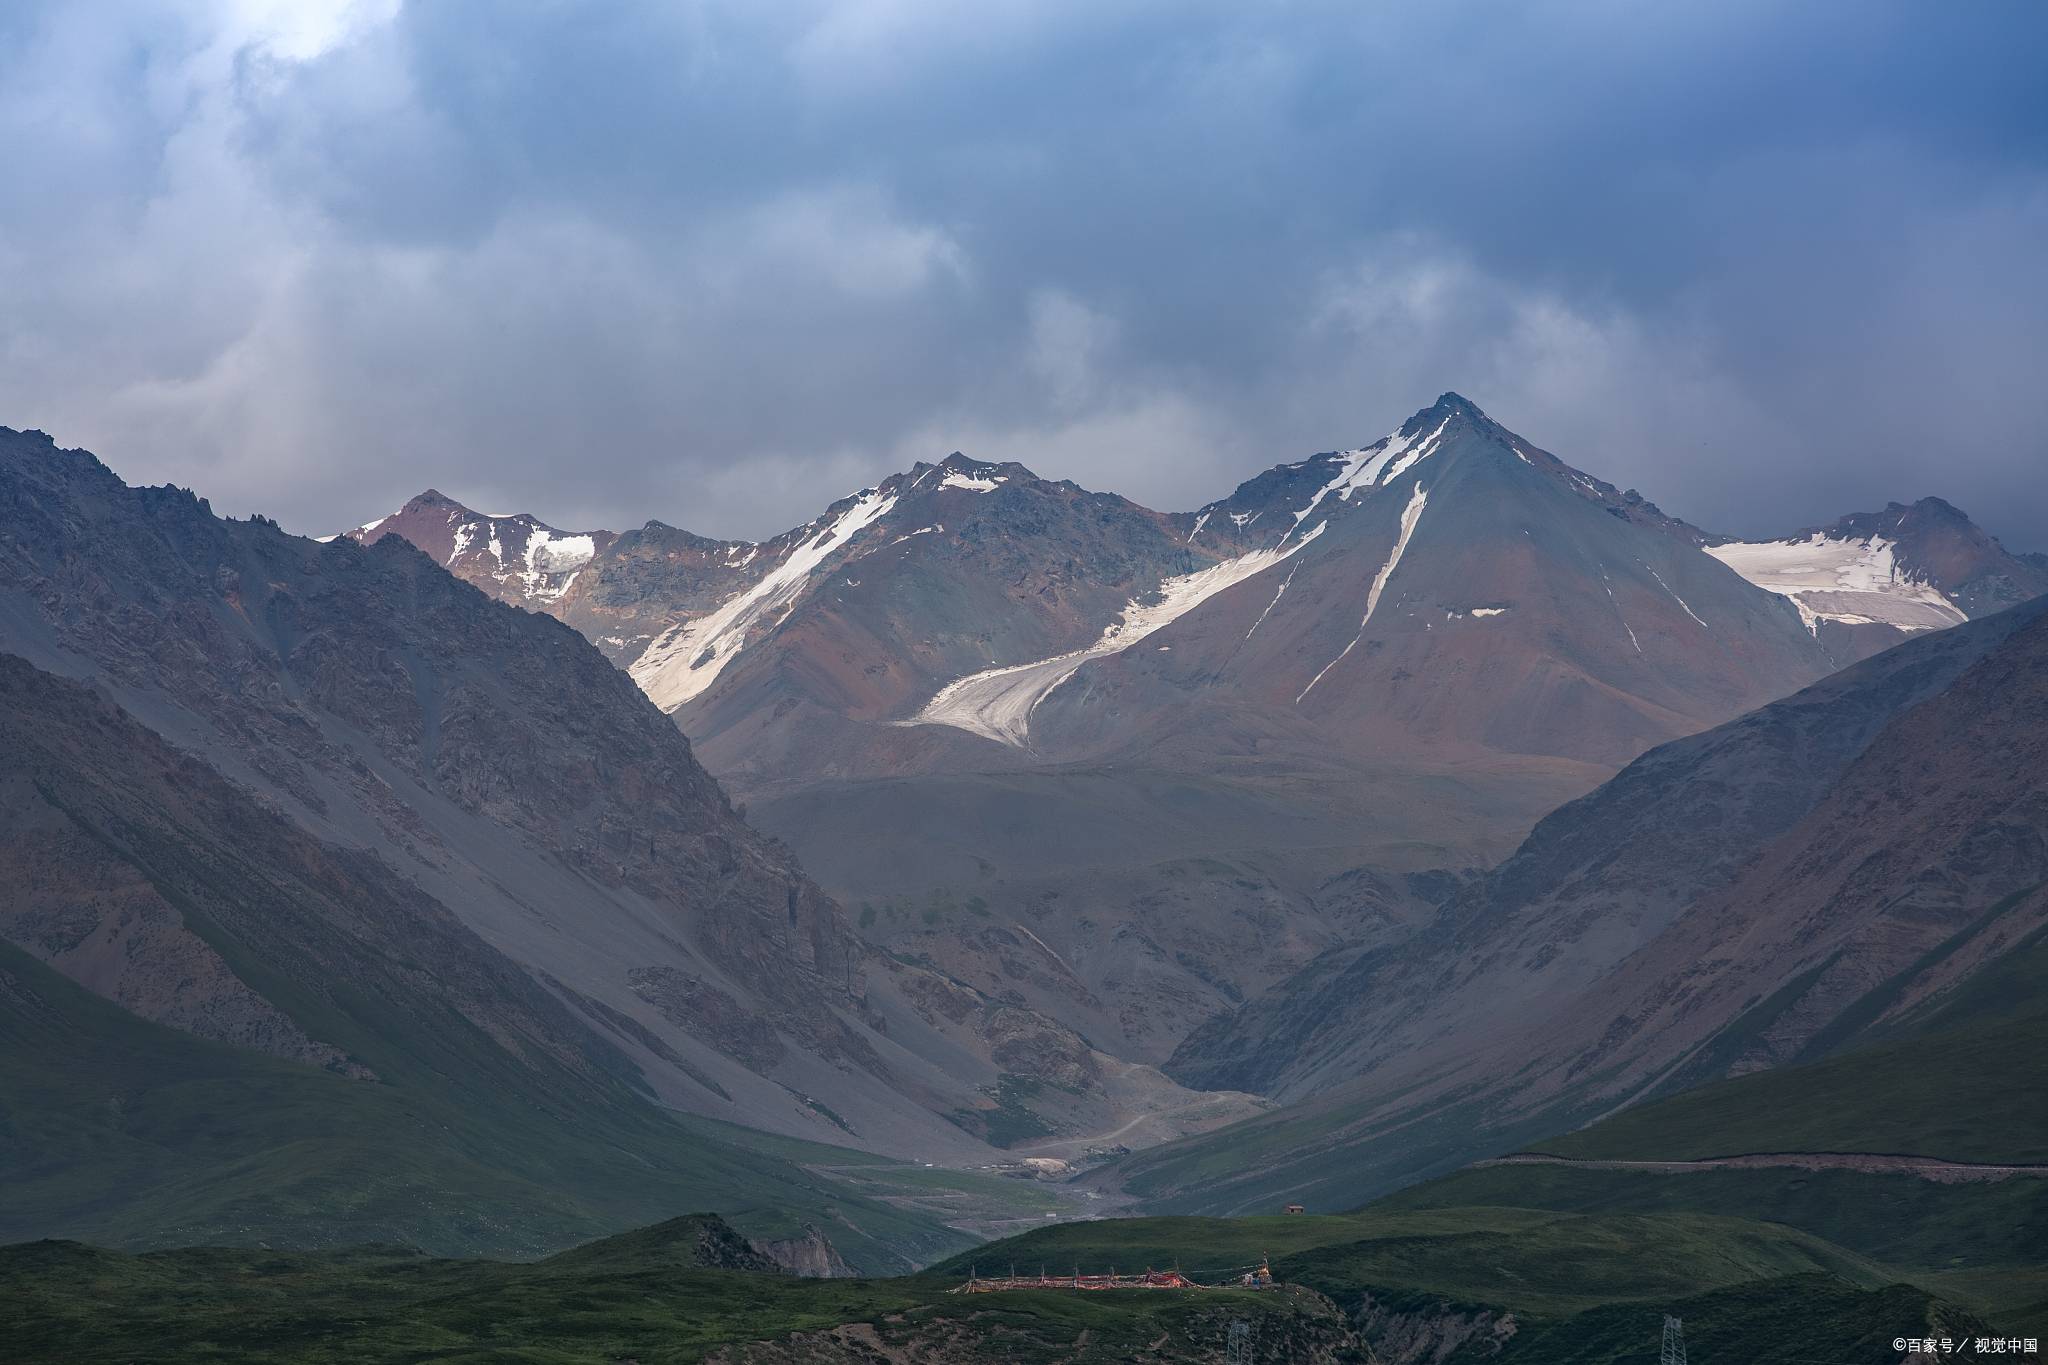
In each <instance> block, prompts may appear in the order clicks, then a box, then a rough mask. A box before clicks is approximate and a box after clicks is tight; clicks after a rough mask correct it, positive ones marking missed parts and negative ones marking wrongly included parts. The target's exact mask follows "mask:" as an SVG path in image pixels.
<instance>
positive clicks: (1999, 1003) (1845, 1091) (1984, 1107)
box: [1535, 934, 2048, 1163]
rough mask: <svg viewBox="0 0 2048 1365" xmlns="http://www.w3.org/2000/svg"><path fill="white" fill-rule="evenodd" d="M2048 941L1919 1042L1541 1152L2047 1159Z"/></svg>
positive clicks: (1723, 1089) (1570, 1139) (1922, 1030)
mask: <svg viewBox="0 0 2048 1365" xmlns="http://www.w3.org/2000/svg"><path fill="white" fill-rule="evenodd" d="M2044 972H2048V940H2044V936H2043V935H2042V934H2036V935H2034V936H2033V938H2032V940H2031V941H2030V942H2028V943H2026V944H2024V945H2022V946H2021V947H2019V948H2017V949H2015V950H2014V952H2013V953H2012V954H2011V955H2009V956H2008V957H2007V958H2006V959H2005V960H2004V961H2002V962H2000V963H1998V964H1996V965H1994V966H1993V967H1992V968H1991V969H1990V970H1989V971H1987V972H1985V973H1983V974H1982V975H1981V976H1980V977H1979V978H1977V979H1974V980H1972V981H1970V982H1969V983H1967V984H1966V985H1965V987H1964V988H1963V992H1962V993H1961V994H1959V995H1958V996H1956V997H1955V998H1953V999H1951V1000H1948V1001H1945V1002H1941V1003H1940V1004H1939V1005H1938V1006H1936V1007H1935V1008H1933V1009H1932V1010H1930V1011H1928V1012H1927V1013H1925V1014H1924V1015H1922V1016H1921V1017H1920V1018H1918V1019H1909V1020H1907V1021H1906V1022H1905V1024H1904V1027H1905V1028H1906V1029H1909V1030H1910V1031H1911V1032H1910V1036H1907V1037H1904V1038H1901V1039H1897V1040H1894V1041H1892V1042H1887V1043H1880V1044H1878V1045H1876V1046H1873V1047H1865V1048H1859V1049H1857V1050H1855V1051H1853V1052H1848V1053H1844V1054H1842V1055H1841V1056H1838V1057H1833V1058H1829V1059H1828V1060H1826V1061H1822V1062H1816V1063H1813V1064H1810V1065H1806V1066H1796V1067H1785V1068H1781V1069H1779V1070H1775V1071H1766V1072H1760V1073H1757V1074H1754V1075H1749V1076H1742V1077H1738V1078H1737V1079H1735V1080H1731V1081H1721V1082H1717V1083H1715V1084H1713V1085H1706V1086H1701V1087H1700V1088H1699V1089H1697V1090H1689V1091H1687V1092H1685V1093H1684V1094H1682V1095H1676V1096H1673V1097H1672V1098H1670V1099H1667V1100H1659V1101H1656V1102H1654V1103H1650V1104H1644V1105H1639V1106H1637V1107H1636V1108H1633V1109H1628V1110H1624V1111H1623V1112H1622V1113H1620V1114H1617V1115H1615V1116H1614V1117H1613V1118H1610V1119H1607V1120H1604V1121H1603V1122H1600V1123H1598V1124H1595V1125H1593V1126H1592V1127H1590V1128H1586V1129H1582V1130H1581V1131H1579V1132H1576V1133H1572V1134H1569V1135H1567V1136H1565V1137H1560V1138H1555V1139H1552V1140H1550V1141H1546V1142H1542V1143H1539V1144H1538V1145H1537V1146H1536V1148H1535V1150H1538V1151H1544V1152H1551V1153H1555V1154H1556V1155H1559V1156H1570V1157H1578V1158H1595V1159H1604V1160H1634V1161H1660V1160H1661V1161H1678V1160H1692V1159H1696V1158H1699V1157H1710V1156H1734V1155H1739V1154H1742V1153H1747V1152H1881V1153H1896V1154H1911V1155H1915V1156H1933V1157H1941V1158H1943V1159H1945V1160H1949V1161H1977V1162H2022V1163H2041V1162H2048V1008H2044V1007H2043V1004H2042V992H2041V987H2040V984H2039V983H2040V982H2041V981H2042V980H2043V976H2042V973H2044Z"/></svg>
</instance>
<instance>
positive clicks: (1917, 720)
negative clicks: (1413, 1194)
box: [1129, 603, 2048, 1207]
mask: <svg viewBox="0 0 2048 1365" xmlns="http://www.w3.org/2000/svg"><path fill="white" fill-rule="evenodd" d="M2044 686H2048V606H2044V605H2043V604H2040V603H2035V604H2029V605H2026V606H2022V607H2018V608H2015V609H2013V610H2011V611H2009V612H2007V613H2004V614H2001V615H1997V616H1993V617H1990V618H1988V619H1986V620H1983V621H1979V622H1975V623H1972V624H1970V625H1967V626H1963V627H1958V628H1957V629H1955V630H1952V631H1946V632H1942V633H1939V634H1935V635H1930V636H1926V637H1924V638H1921V639H1916V640H1914V641H1911V642H1909V643H1908V644H1906V645H1902V646H1900V647H1899V648H1897V649H1894V650H1892V651H1889V652H1888V653H1886V654H1883V655H1879V656H1877V657H1875V658H1873V659H1871V660H1868V661H1866V662H1865V663H1863V664H1860V665H1858V666H1857V667H1855V668H1853V669H1850V670H1847V671H1845V672H1843V673H1841V674H1838V675H1836V676H1835V677H1832V678H1829V679H1828V680H1826V681H1825V682H1823V683H1821V684H1819V685H1818V686H1816V687H1813V688H1810V689H1808V690H1807V691H1805V692H1802V693H1800V694H1798V695H1797V696H1794V697H1792V698H1789V699H1787V700H1786V701H1784V702H1780V703H1777V704H1774V705H1772V706H1769V707H1765V708H1763V709H1762V710H1760V711H1758V712H1756V713H1754V714H1752V715H1750V716H1746V717H1744V718H1743V719H1741V720H1739V721H1736V722H1734V723H1733V724H1730V725H1727V726H1724V727H1721V728H1720V729H1717V730H1714V731H1710V732H1708V733H1706V734H1702V735H1698V736H1694V737H1692V738H1689V739H1685V740H1681V741H1678V742H1676V743H1674V744H1670V745H1667V746H1664V747H1662V748H1660V749H1657V750H1653V751H1652V752H1651V753H1649V754H1646V755H1645V756H1644V757H1643V758H1641V759H1639V760H1637V762H1636V763H1634V764H1632V765H1631V766H1630V767H1629V768H1628V769H1626V770H1624V771H1623V773H1622V774H1621V775H1619V776H1618V777H1617V778H1615V779H1614V780H1613V781H1612V782H1610V783H1608V784H1607V785H1606V786H1604V787H1602V788H1601V789H1600V790H1599V791H1596V792H1594V793H1593V794H1592V795H1590V796H1588V797H1586V798H1584V799H1583V800H1581V801H1578V802H1574V803H1572V804H1571V805H1569V806H1566V807H1564V808H1563V809H1561V810H1559V811H1558V812H1556V813H1555V814H1553V815H1551V816H1549V817H1548V818H1546V819H1545V820H1544V821H1543V822H1542V823H1541V824H1540V825H1538V827H1537V829H1536V830H1535V832H1534V833H1533V834H1532V835H1531V836H1530V838H1529V840H1528V841H1527V842H1526V843H1525V844H1524V845H1523V847H1522V849H1521V850H1520V851H1518V852H1517V853H1516V855H1515V856H1514V857H1513V858H1510V859H1509V860H1508V861H1507V862H1506V863H1504V864H1502V865H1501V867H1499V868H1498V869H1496V870H1495V871H1494V872H1493V873H1492V874H1491V875H1489V876H1488V877H1487V878H1486V879H1485V880H1484V881H1483V883H1481V884H1480V885H1478V886H1476V887H1474V888H1472V889H1470V890H1468V891H1466V892H1464V893H1462V894H1460V895H1459V896H1458V897H1456V898H1455V899H1453V900H1452V901H1451V902H1450V903H1449V904H1448V905H1446V907H1445V908H1444V910H1443V911H1441V912H1440V914H1439V915H1438V917H1437V919H1436V921H1435V923H1434V924H1432V926H1431V927H1430V928H1429V930H1428V931H1426V932H1425V933H1423V934H1420V935H1418V936H1417V937H1416V938H1415V939H1413V940H1412V941H1410V942H1408V943H1405V944H1401V945H1397V946H1395V947H1393V948H1390V949H1387V950H1384V951H1379V952H1370V951H1368V952H1364V953H1352V954H1349V955H1342V956H1336V957H1333V958H1331V959H1329V960H1325V961H1324V962H1320V963H1318V964H1316V966H1315V967H1313V968H1311V969H1310V970H1308V971H1306V972H1304V973H1303V974H1302V975H1301V976H1300V977H1299V978H1297V980H1296V981H1295V982H1293V983H1290V985H1289V986H1287V987H1283V988H1281V989H1280V990H1277V991H1275V992H1273V993H1272V994H1271V995H1270V996H1268V997H1267V998H1266V999H1263V1000H1261V1001H1258V1002H1256V1003H1255V1004H1253V1005H1252V1006H1251V1007H1249V1008H1247V1009H1246V1010H1245V1011H1243V1012H1241V1013H1240V1014H1239V1015H1238V1016H1236V1017H1235V1018H1232V1019H1226V1020H1222V1021H1219V1022H1218V1023H1216V1024H1215V1025H1212V1026H1210V1027H1209V1028H1206V1029H1204V1030H1202V1031H1200V1032H1198V1033H1197V1034H1196V1035H1194V1036H1193V1037H1191V1038H1190V1039H1189V1040H1188V1042H1187V1043H1186V1044H1184V1045H1183V1047H1182V1049H1181V1050H1180V1052H1179V1053H1178V1054H1177V1055H1176V1057H1175V1059H1174V1061H1173V1063H1172V1064H1171V1069H1172V1070H1173V1071H1175V1072H1176V1073H1177V1074H1179V1075H1180V1076H1181V1077H1182V1078H1183V1079H1186V1080H1188V1081H1191V1082H1195V1083H1208V1084H1215V1083H1219V1082H1220V1081H1222V1080H1223V1079H1224V1078H1229V1079H1230V1081H1231V1083H1233V1084H1238V1085H1243V1086H1245V1087H1246V1088H1250V1089H1256V1090H1261V1091H1265V1092H1268V1093H1274V1094H1277V1095H1279V1096H1281V1097H1283V1098H1298V1099H1300V1100H1301V1101H1302V1104H1301V1106H1299V1107H1297V1108H1293V1109H1288V1110H1282V1111H1279V1112H1278V1113H1276V1114H1274V1115H1272V1116H1269V1117H1267V1118H1265V1119H1261V1120H1257V1121H1254V1122H1253V1123H1250V1124H1247V1125H1244V1126H1242V1127H1241V1128H1239V1129H1237V1130H1234V1131H1233V1133H1231V1134H1229V1135H1227V1136H1225V1137H1222V1138H1219V1139H1213V1140H1211V1142H1210V1143H1209V1144H1208V1145H1207V1146H1206V1147H1205V1146H1204V1144H1202V1143H1200V1142H1196V1143H1191V1144H1185V1145H1183V1146H1180V1147H1175V1148H1169V1149H1165V1150H1163V1151H1160V1152H1158V1153H1155V1154H1147V1155H1145V1156H1141V1157H1139V1158H1135V1159H1134V1160H1133V1162H1132V1163H1131V1164H1130V1177H1129V1178H1130V1181H1131V1184H1132V1186H1133V1187H1134V1188H1136V1189H1138V1190H1140V1191H1141V1192H1144V1193H1146V1194H1148V1195H1150V1196H1152V1197H1154V1198H1157V1199H1160V1200H1162V1201H1176V1203H1180V1202H1190V1203H1192V1206H1195V1207H1233V1206H1238V1201H1247V1200H1254V1199H1256V1198H1257V1197H1261V1196H1259V1195H1258V1194H1257V1192H1258V1191H1261V1190H1282V1189H1287V1188H1296V1187H1301V1186H1308V1187H1310V1188H1313V1189H1315V1190H1316V1191H1317V1192H1318V1195H1319V1197H1320V1198H1322V1199H1323V1200H1324V1201H1325V1202H1327V1200H1329V1199H1331V1198H1346V1197H1349V1198H1354V1199H1355V1198H1361V1197H1364V1196H1365V1195H1367V1194H1370V1193H1372V1192H1374V1191H1375V1190H1381V1189H1385V1188H1388V1187H1390V1186H1391V1185H1393V1184H1395V1183H1398V1181H1399V1180H1400V1179H1402V1178H1403V1177H1404V1176H1409V1175H1411V1174H1413V1173H1419V1172H1426V1171H1427V1170H1428V1169H1429V1168H1430V1167H1431V1166H1436V1167H1437V1168H1438V1169H1441V1168H1442V1166H1443V1165H1446V1164H1450V1163H1451V1162H1453V1161H1455V1160H1456V1159H1457V1158H1458V1157H1459V1156H1460V1155H1477V1154H1480V1153H1482V1152H1483V1151H1484V1150H1485V1149H1486V1147H1487V1146H1488V1145H1489V1144H1491V1145H1493V1146H1495V1147H1496V1148H1498V1147H1499V1146H1503V1145H1512V1144H1513V1143H1515V1142H1516V1141H1526V1140H1528V1139H1530V1138H1532V1137H1534V1136H1537V1132H1536V1131H1535V1128H1536V1127H1537V1126H1548V1127H1549V1128H1551V1129H1553V1130H1554V1129H1556V1128H1558V1127H1561V1126H1565V1125H1567V1124H1569V1123H1571V1122H1574V1121H1582V1120H1584V1119H1588V1118H1592V1117H1596V1116H1597V1115H1599V1114H1600V1113H1602V1112H1605V1111H1607V1110H1610V1109H1614V1108H1618V1107H1620V1106H1622V1105H1624V1104H1626V1103H1628V1102H1630V1101H1633V1100H1636V1099H1640V1098H1642V1097H1644V1096H1645V1095H1650V1094H1657V1093H1664V1092H1668V1091H1671V1090H1674V1089H1679V1088H1683V1087H1685V1086H1687V1085H1691V1084H1697V1083H1700V1082H1703V1081H1706V1080H1711V1079H1713V1078H1715V1077H1719V1076H1726V1075H1730V1074H1740V1073H1742V1072H1745V1071H1750V1070H1756V1069H1760V1068H1764V1067H1769V1066H1775V1065H1781V1064H1784V1063H1787V1062H1791V1061H1795V1060H1798V1059H1801V1058H1803V1057H1810V1056H1815V1055H1821V1054H1824V1053H1825V1052H1826V1051H1828V1050H1831V1049H1833V1048H1837V1047H1840V1046H1843V1045H1846V1044H1847V1043H1849V1042H1851V1041H1853V1040H1855V1039H1857V1038H1861V1037H1869V1036H1871V1035H1872V1032H1873V1031H1874V1030H1881V1029H1883V1028H1885V1027H1887V1026H1889V1025H1890V1023H1891V1021H1893V1020H1895V1019H1897V1018H1900V1017H1902V1016H1903V1015H1905V1014H1906V1013H1908V1012H1910V1011H1911V1010H1912V1009H1914V1008H1915V1007H1916V1006H1918V1005H1919V1004H1920V1003H1921V1002H1922V1001H1924V1000H1927V999H1929V998H1931V997H1933V996H1936V995H1939V994H1942V993H1944V992H1947V991H1951V990H1953V989H1955V988H1956V987H1957V985H1958V983H1960V982H1964V981H1967V980H1970V979H1972V977H1973V975H1974V974H1976V973H1978V972H1980V971H1982V970H1984V969H1985V968H1986V967H1987V966H1988V965H1989V964H1993V963H1995V962H1996V961H1997V960H1998V958H1999V957H2000V956H2001V955H2002V954H2003V953H2004V952H2006V951H2008V950H2010V949H2011V948H2012V947H2013V946H2014V945H2015V944H2017V943H2019V942H2021V941H2023V940H2024V939H2025V938H2026V936H2027V935H2028V934H2029V933H2031V932H2033V931H2034V930H2035V929H2036V928H2037V927H2038V925H2039V923H2040V922H2041V919H2042V916H2043V915H2044V913H2048V901H2044V899H2043V894H2042V891H2041V889H2040V888H2041V887H2042V885H2043V883H2044V882H2048V807H2044V804H2043V803H2044V801H2048V790H2044V777H2043V774H2044V773H2048V754H2044V753H2040V752H2037V751H2038V750H2039V749H2040V748H2041V745H2042V743H2043V742H2044V740H2043V737H2044V736H2048V724H2044V723H2043V720H2044V711H2043V707H2044V704H2048V703H2044V699H2043V688H2044ZM1453 1135H1455V1137H1454V1136H1453ZM1435 1144H1441V1145H1435ZM1283 1153H1284V1155H1283ZM1233 1168H1234V1169H1235V1172H1236V1173H1234V1174H1227V1173H1226V1172H1230V1171H1232V1169H1233Z"/></svg>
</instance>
